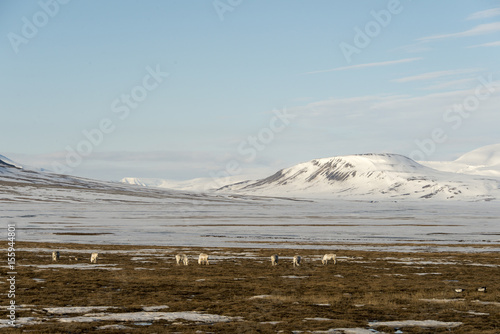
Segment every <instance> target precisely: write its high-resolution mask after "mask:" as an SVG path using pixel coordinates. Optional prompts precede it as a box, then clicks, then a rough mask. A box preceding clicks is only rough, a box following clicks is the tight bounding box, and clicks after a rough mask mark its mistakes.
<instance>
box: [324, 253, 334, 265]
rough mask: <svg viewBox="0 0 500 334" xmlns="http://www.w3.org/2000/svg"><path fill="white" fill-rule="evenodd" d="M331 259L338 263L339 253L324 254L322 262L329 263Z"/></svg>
mask: <svg viewBox="0 0 500 334" xmlns="http://www.w3.org/2000/svg"><path fill="white" fill-rule="evenodd" d="M329 260H333V264H337V255H335V254H325V255H324V256H323V259H322V260H321V263H323V264H328V261H329Z"/></svg>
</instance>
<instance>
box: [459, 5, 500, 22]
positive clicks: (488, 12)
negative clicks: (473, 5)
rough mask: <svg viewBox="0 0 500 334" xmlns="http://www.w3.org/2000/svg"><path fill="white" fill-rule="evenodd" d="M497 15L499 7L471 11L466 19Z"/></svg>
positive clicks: (499, 11)
mask: <svg viewBox="0 0 500 334" xmlns="http://www.w3.org/2000/svg"><path fill="white" fill-rule="evenodd" d="M499 15H500V8H491V9H487V10H482V11H480V12H476V13H473V14H471V15H469V16H468V17H467V19H466V20H478V19H487V18H489V17H494V16H499Z"/></svg>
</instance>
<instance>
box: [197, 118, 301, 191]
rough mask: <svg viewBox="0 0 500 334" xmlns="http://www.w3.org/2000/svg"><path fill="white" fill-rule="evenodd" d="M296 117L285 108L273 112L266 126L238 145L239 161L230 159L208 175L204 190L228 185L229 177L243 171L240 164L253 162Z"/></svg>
mask: <svg viewBox="0 0 500 334" xmlns="http://www.w3.org/2000/svg"><path fill="white" fill-rule="evenodd" d="M296 117H297V115H295V114H291V113H289V112H288V110H287V109H286V108H283V109H282V110H276V109H275V110H273V116H272V117H271V119H270V120H269V123H268V124H267V126H265V127H263V128H261V129H260V130H259V131H257V132H256V133H255V134H252V135H249V136H247V137H246V138H245V139H243V140H242V141H241V142H240V143H239V144H238V147H237V149H236V152H237V153H238V156H239V158H240V159H238V160H237V159H232V160H230V161H229V162H227V163H226V165H225V166H224V168H223V169H221V170H219V171H217V172H210V173H209V174H210V177H211V178H212V180H213V183H211V184H209V185H207V186H206V188H205V189H204V190H205V191H208V190H210V189H213V188H221V187H223V186H226V185H227V184H228V183H230V182H231V177H234V176H237V175H239V174H241V172H242V171H243V166H242V162H243V163H251V162H253V161H255V159H256V158H257V156H258V154H259V152H262V151H264V150H265V149H266V148H267V147H269V145H271V143H272V142H273V141H274V140H275V138H276V135H277V134H279V133H282V132H283V131H285V129H286V128H287V127H289V126H290V124H291V123H292V121H293V120H294V119H295V118H296Z"/></svg>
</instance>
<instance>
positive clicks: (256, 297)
mask: <svg viewBox="0 0 500 334" xmlns="http://www.w3.org/2000/svg"><path fill="white" fill-rule="evenodd" d="M271 297H272V296H271V295H258V296H253V297H250V298H248V299H264V298H271Z"/></svg>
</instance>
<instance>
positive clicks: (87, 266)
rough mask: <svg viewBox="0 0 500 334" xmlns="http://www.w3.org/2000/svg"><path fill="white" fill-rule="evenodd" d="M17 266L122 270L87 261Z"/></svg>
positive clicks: (109, 265) (110, 265)
mask: <svg viewBox="0 0 500 334" xmlns="http://www.w3.org/2000/svg"><path fill="white" fill-rule="evenodd" d="M18 266H23V267H36V268H39V269H57V268H61V269H81V270H91V269H100V270H122V268H114V266H117V264H90V263H89V264H87V263H85V264H84V263H77V264H59V263H58V264H22V265H18Z"/></svg>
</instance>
